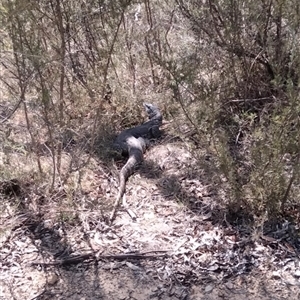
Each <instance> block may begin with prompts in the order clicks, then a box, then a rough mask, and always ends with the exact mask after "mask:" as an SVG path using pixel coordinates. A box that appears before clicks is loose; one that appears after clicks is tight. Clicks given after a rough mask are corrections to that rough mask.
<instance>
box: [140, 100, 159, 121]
mask: <svg viewBox="0 0 300 300" xmlns="http://www.w3.org/2000/svg"><path fill="white" fill-rule="evenodd" d="M143 105H144V108H145V110H146V113H147V115H148V117H149V119H150V120H151V119H160V120H161V119H162V116H161V113H160V111H159V109H158V107H157V106H156V105H154V104H151V103H143Z"/></svg>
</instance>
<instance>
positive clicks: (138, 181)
mask: <svg viewBox="0 0 300 300" xmlns="http://www.w3.org/2000/svg"><path fill="white" fill-rule="evenodd" d="M123 163H124V162H122V161H120V162H118V167H119V166H121V165H122V164H123ZM95 165H97V164H95ZM85 178H90V180H87V179H86V180H85V181H84V184H83V189H82V192H81V193H80V194H77V195H73V198H72V199H73V200H74V199H75V200H74V202H72V201H71V202H68V201H70V198H69V197H68V192H67V191H66V189H65V190H57V192H56V193H54V195H53V197H52V198H51V199H45V198H44V197H43V191H42V190H38V191H35V192H34V193H33V192H31V194H30V195H31V196H30V197H29V196H27V197H22V195H21V193H22V192H23V191H25V190H26V187H22V186H21V187H19V186H18V184H19V183H15V186H14V185H12V186H11V187H10V189H12V190H13V191H14V195H12V194H10V196H8V194H9V193H8V191H7V190H6V191H4V188H3V186H2V194H3V196H2V198H3V199H2V200H1V210H2V213H1V228H0V230H1V231H0V232H1V235H0V238H1V240H0V242H1V244H0V245H1V248H0V256H1V260H0V270H1V273H0V282H1V288H0V299H5V300H6V299H28V300H33V299H39V300H41V299H74V300H75V299H78V300H83V299H115V300H117V299H120V300H121V299H123V300H124V299H137V300H139V299H191V300H192V299H195V300H196V299H270V300H271V299H272V300H274V299H300V292H299V291H300V289H299V284H300V282H299V277H300V269H299V258H298V257H297V253H296V251H295V250H294V249H293V248H292V247H289V243H288V242H284V241H283V239H282V240H281V241H278V239H275V238H274V236H273V237H272V236H270V235H268V236H265V235H263V233H261V234H257V236H255V235H253V234H252V233H250V232H249V230H247V228H245V227H244V226H242V225H240V226H233V225H232V223H230V222H229V221H227V220H226V213H225V212H223V211H222V209H221V208H220V207H219V205H218V200H219V199H220V198H221V197H224V195H223V193H222V191H221V189H218V184H219V179H218V178H220V176H219V174H217V173H216V168H215V167H214V161H213V159H211V158H210V157H209V156H208V155H207V154H206V153H203V156H201V157H195V156H194V155H193V153H192V151H191V150H190V149H189V148H188V147H187V145H186V144H184V143H182V142H181V141H180V140H178V139H177V140H176V139H175V140H174V139H172V138H170V137H166V138H165V139H164V140H163V141H161V142H160V143H159V144H157V145H153V146H152V147H151V148H150V150H149V151H147V153H146V155H145V161H144V163H143V165H142V166H141V167H140V168H139V169H138V170H137V172H136V173H135V174H134V175H133V176H132V177H131V178H130V179H129V181H128V183H127V191H126V201H127V204H128V206H129V208H130V210H131V211H132V212H133V213H134V214H135V215H136V219H135V220H133V219H132V218H131V217H130V216H129V215H128V214H127V213H126V212H125V211H124V210H122V209H120V210H119V211H118V213H117V218H116V220H115V222H114V223H113V224H112V225H107V224H106V222H105V216H106V215H107V211H105V210H104V209H102V207H105V204H106V203H113V197H114V196H115V195H116V185H117V183H116V180H115V179H112V178H114V174H109V173H108V171H107V170H106V171H105V168H103V167H102V166H101V167H98V168H94V169H91V170H89V171H88V172H86V174H85ZM13 187H14V189H13ZM7 189H8V190H9V187H8V188H7ZM19 189H20V191H19ZM4 192H6V193H4ZM4 194H5V195H4ZM16 201H17V202H16ZM282 230H283V229H282Z"/></svg>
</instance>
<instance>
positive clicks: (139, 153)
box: [109, 137, 146, 222]
mask: <svg viewBox="0 0 300 300" xmlns="http://www.w3.org/2000/svg"><path fill="white" fill-rule="evenodd" d="M126 142H127V145H128V153H129V158H128V160H127V162H126V164H125V165H124V166H123V168H122V169H121V171H120V177H119V191H118V195H117V198H116V201H115V203H114V207H113V211H112V213H111V215H110V218H109V220H110V222H112V221H113V220H114V219H115V216H116V211H117V208H118V206H119V203H120V201H121V199H122V198H123V196H124V193H125V187H126V181H127V180H128V178H129V176H130V175H132V174H133V172H134V169H135V166H136V165H137V164H138V163H140V162H142V161H143V153H144V151H145V149H146V142H145V140H144V139H143V138H138V139H137V138H135V137H130V138H128V139H127V141H126Z"/></svg>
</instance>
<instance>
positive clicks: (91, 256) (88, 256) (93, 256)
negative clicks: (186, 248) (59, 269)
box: [31, 250, 168, 266]
mask: <svg viewBox="0 0 300 300" xmlns="http://www.w3.org/2000/svg"><path fill="white" fill-rule="evenodd" d="M167 252H168V251H167V250H157V251H148V252H143V253H121V254H111V255H97V252H90V253H85V254H81V255H76V256H69V257H66V258H64V259H60V260H55V261H51V262H42V261H37V262H32V263H31V266H65V265H71V264H78V263H81V262H84V261H87V260H93V261H100V260H108V259H111V260H113V259H115V260H126V259H139V260H140V259H153V258H160V257H166V256H167ZM151 253H153V254H151ZM154 253H161V254H154Z"/></svg>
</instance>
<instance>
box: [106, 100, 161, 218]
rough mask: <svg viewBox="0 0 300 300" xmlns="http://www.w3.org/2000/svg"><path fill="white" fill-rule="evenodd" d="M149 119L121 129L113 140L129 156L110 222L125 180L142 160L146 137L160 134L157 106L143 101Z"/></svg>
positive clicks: (122, 194)
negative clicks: (132, 126) (137, 124)
mask: <svg viewBox="0 0 300 300" xmlns="http://www.w3.org/2000/svg"><path fill="white" fill-rule="evenodd" d="M144 107H145V110H146V112H147V114H148V117H149V121H147V122H145V123H144V124H142V125H139V126H136V127H134V128H130V129H126V130H124V131H122V132H121V133H120V134H119V136H118V137H117V139H116V141H115V147H116V148H118V149H121V150H122V153H123V154H128V155H129V158H128V160H127V162H126V164H125V165H124V167H123V168H122V169H121V171H120V176H119V191H118V195H117V198H116V201H115V203H114V207H113V210H112V213H111V215H110V218H109V220H110V223H111V222H113V220H114V219H115V217H116V211H117V209H118V206H119V204H120V201H121V199H123V196H124V194H125V187H126V181H127V180H128V178H129V176H130V175H132V173H133V172H134V170H135V167H136V166H137V165H138V164H139V163H141V162H142V161H143V153H144V152H145V150H146V147H147V142H148V139H151V138H157V137H159V136H160V130H159V127H160V126H161V125H162V115H161V113H160V111H159V109H158V107H157V106H155V105H153V104H149V103H144Z"/></svg>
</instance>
